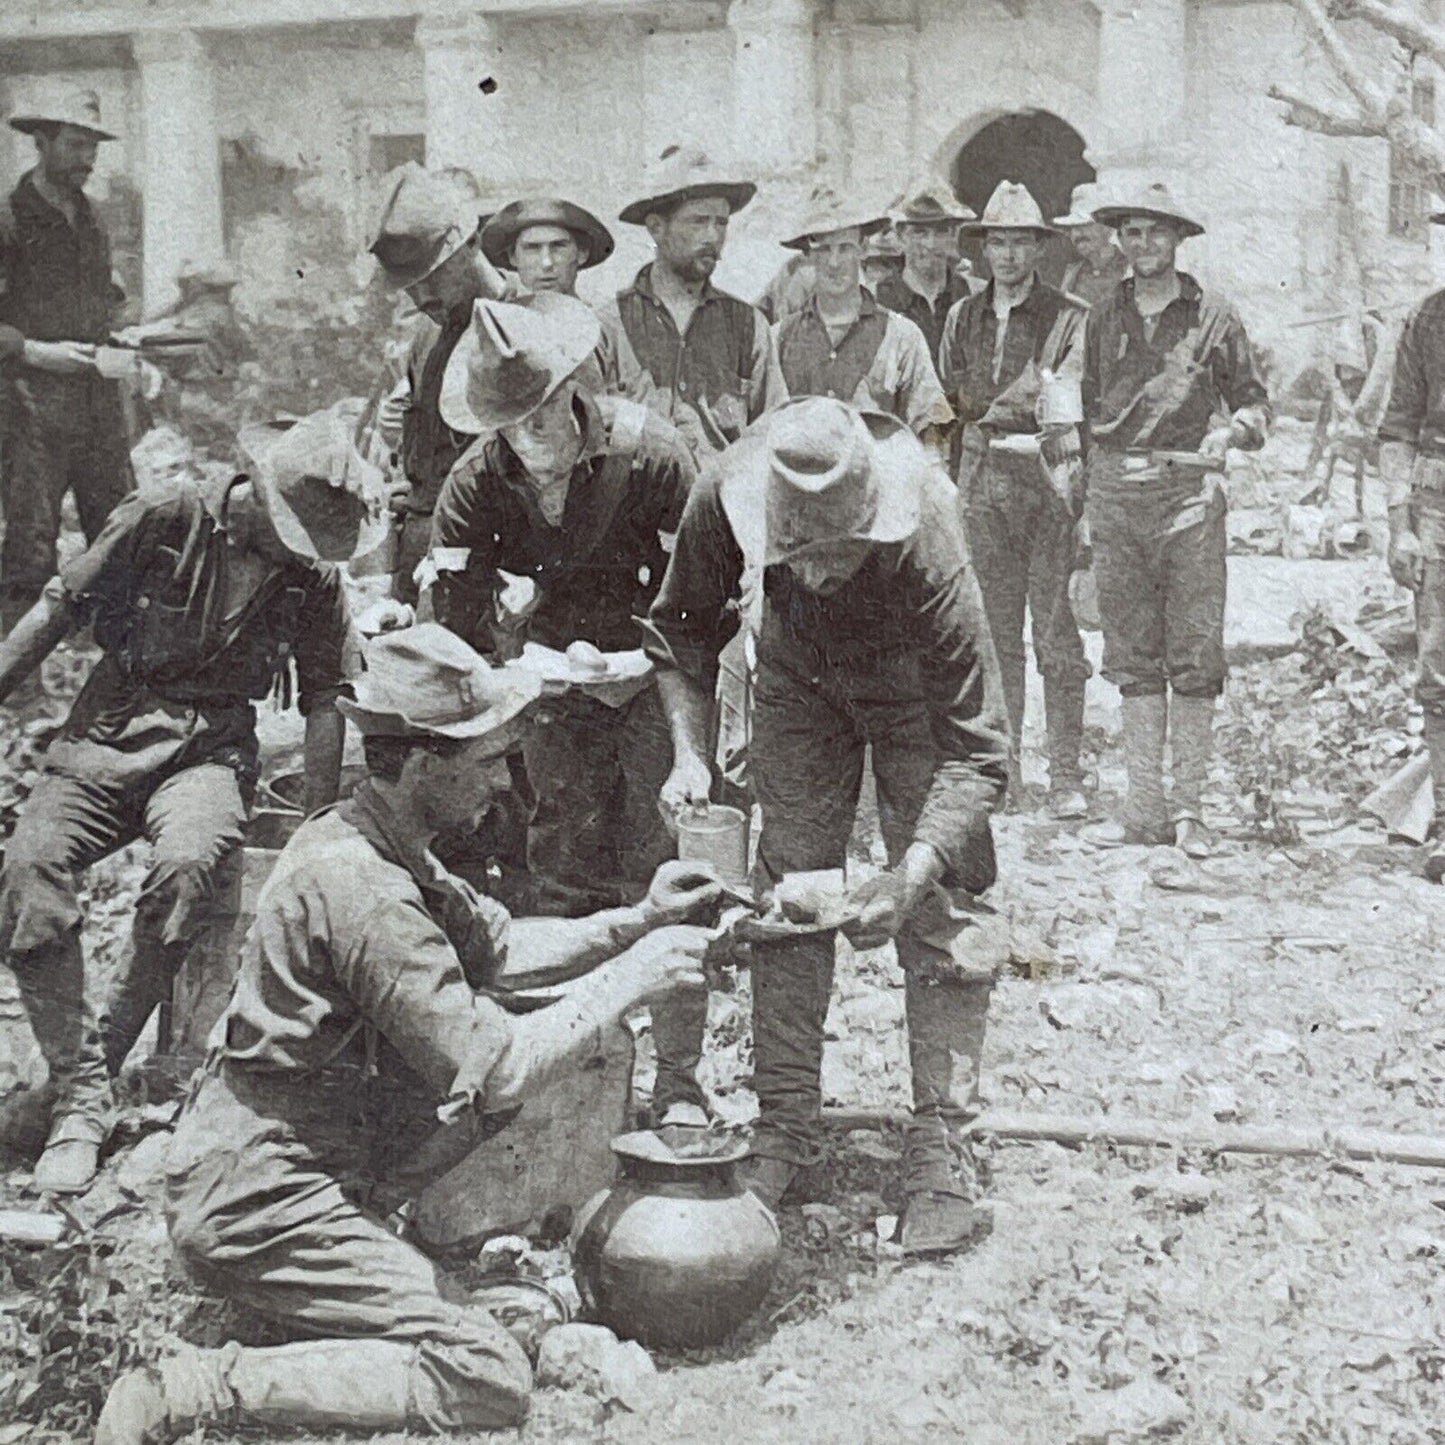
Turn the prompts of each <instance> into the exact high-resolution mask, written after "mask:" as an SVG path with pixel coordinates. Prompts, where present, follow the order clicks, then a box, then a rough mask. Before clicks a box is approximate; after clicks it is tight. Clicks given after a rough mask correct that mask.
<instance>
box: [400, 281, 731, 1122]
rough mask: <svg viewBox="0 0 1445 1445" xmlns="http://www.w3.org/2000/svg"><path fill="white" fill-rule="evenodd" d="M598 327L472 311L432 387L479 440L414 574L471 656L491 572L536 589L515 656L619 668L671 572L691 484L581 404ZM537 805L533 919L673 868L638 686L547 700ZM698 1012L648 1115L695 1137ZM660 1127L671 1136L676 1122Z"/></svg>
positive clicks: (581, 316)
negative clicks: (591, 656) (670, 549)
mask: <svg viewBox="0 0 1445 1445" xmlns="http://www.w3.org/2000/svg"><path fill="white" fill-rule="evenodd" d="M598 332H599V326H598V322H597V318H596V317H595V316H594V315H593V314H592V312H591V311H590V310H589V308H588V307H586V306H584V305H583V303H582V302H580V301H577V300H575V299H574V298H572V297H564V296H558V295H555V294H544V295H539V296H537V297H536V298H535V299H534V300H533V301H532V302H531V303H530V304H529V305H527V306H525V307H524V306H517V305H511V304H507V303H505V302H479V303H478V304H477V306H476V310H475V317H474V320H473V324H472V329H471V331H469V332H468V333H467V335H466V336H464V337H463V338H462V340H461V341H460V342H458V344H457V347H456V349H455V351H454V352H453V354H452V359H451V362H450V363H449V365H448V368H447V373H446V376H445V377H444V378H443V382H442V399H441V406H442V415H443V417H444V418H445V419H446V421H447V424H448V425H449V426H452V427H454V428H456V429H457V430H459V431H475V432H477V433H478V434H482V435H484V436H485V438H486V439H485V440H482V441H479V442H478V443H477V444H476V446H474V447H473V448H472V449H471V450H470V451H469V452H468V453H467V454H466V455H465V456H464V457H462V459H461V460H460V461H459V462H458V463H457V465H456V466H455V467H454V468H453V470H452V474H451V476H450V477H448V479H447V483H446V485H445V486H444V487H443V488H442V494H441V497H440V498H439V499H438V502H437V509H436V517H435V520H434V522H433V527H432V548H431V553H430V555H429V557H428V559H427V563H426V565H425V567H424V568H423V572H424V575H426V576H427V577H428V578H429V579H431V580H429V583H428V586H427V590H426V593H425V595H424V597H423V603H422V605H423V612H424V615H426V614H428V613H429V614H430V615H432V616H434V617H435V618H436V620H437V621H439V622H442V623H444V624H445V625H446V626H447V627H449V628H451V629H452V630H453V631H454V632H456V633H458V634H459V635H460V636H462V637H464V638H466V639H467V640H468V641H471V642H474V643H475V645H476V646H478V647H487V648H495V647H497V646H498V641H499V639H498V638H497V636H496V632H495V629H496V627H497V623H498V610H497V607H498V599H499V597H500V594H501V592H502V588H503V581H502V572H503V571H505V572H506V573H508V574H511V575H512V576H514V577H517V578H520V579H523V581H524V582H525V583H527V584H529V585H530V586H531V588H532V589H534V592H535V595H534V597H533V599H532V600H531V602H530V604H529V605H528V606H527V607H526V609H525V617H524V621H523V623H522V625H523V627H524V628H525V636H526V638H527V639H528V640H530V641H533V642H538V643H541V644H542V645H543V646H546V647H551V648H554V649H556V650H558V651H565V650H566V649H567V648H568V647H570V646H571V645H572V644H573V643H578V642H581V643H588V644H591V646H593V647H595V648H597V649H598V650H600V651H603V652H612V653H617V652H627V651H631V650H633V649H635V648H637V647H638V646H639V645H640V643H641V637H640V634H639V631H638V625H637V621H636V619H637V618H638V617H639V616H642V615H645V613H646V612H647V609H648V607H649V605H650V604H651V602H652V599H653V597H654V596H655V595H656V593H657V589H658V587H659V586H660V585H661V583H662V575H663V572H664V570H665V569H666V566H667V552H666V550H665V547H666V545H667V544H668V543H669V541H670V539H671V537H672V534H673V533H675V532H676V530H677V524H678V520H679V519H680V517H681V516H682V508H683V503H684V502H685V500H686V498H687V494H688V491H689V490H690V488H691V486H692V482H693V477H694V475H695V468H694V466H693V462H692V457H691V454H690V453H689V451H688V449H687V446H686V444H685V443H684V442H683V440H682V438H681V436H680V435H679V434H678V432H677V431H676V429H675V428H674V427H672V426H671V425H670V424H669V423H668V422H666V421H664V420H663V419H662V418H661V417H659V416H654V415H652V414H651V413H650V412H649V411H644V410H643V408H641V407H640V406H638V405H637V404H636V403H635V402H630V401H625V400H622V399H620V398H615V397H594V396H593V395H592V393H591V392H590V390H589V389H588V387H587V384H586V380H585V368H586V363H587V361H588V359H589V358H590V357H591V356H592V355H593V354H594V352H595V351H596V347H597V338H598ZM522 755H523V757H524V758H525V761H526V769H527V779H528V783H529V784H530V788H531V792H532V795H533V797H534V799H535V803H534V809H533V814H532V818H531V822H530V823H529V825H528V828H527V841H526V858H527V867H528V870H529V872H530V874H531V881H532V884H533V887H534V888H535V889H536V890H537V894H536V896H537V899H538V902H537V904H535V905H534V906H538V907H540V909H541V910H542V911H544V912H556V913H564V914H577V913H585V912H588V911H590V910H591V909H593V908H597V907H601V906H607V905H610V904H614V903H617V902H619V901H622V900H624V899H625V900H631V899H633V898H636V897H638V896H639V895H640V894H641V892H642V890H643V889H644V888H646V886H647V880H648V879H649V878H650V877H651V876H652V873H653V870H654V869H655V868H656V867H657V865H658V864H659V863H660V862H661V861H662V860H663V859H665V858H667V857H670V856H671V854H672V852H673V846H672V840H671V837H670V836H669V833H668V828H667V825H666V822H665V820H664V819H663V818H662V816H661V815H660V813H659V812H658V808H657V795H658V790H659V789H660V788H661V786H662V783H663V781H664V780H665V779H666V777H667V772H668V767H669V764H670V762H671V754H670V749H669V746H668V736H667V725H666V723H665V722H664V720H663V716H662V710H661V707H660V705H659V703H658V699H657V689H656V687H655V686H654V685H653V680H652V678H651V676H650V675H648V674H647V673H643V674H639V675H635V676H629V677H625V678H622V679H618V678H612V679H610V680H604V683H603V685H600V686H599V687H597V688H594V689H592V690H590V691H588V690H584V688H583V687H582V686H580V685H579V687H577V688H574V689H572V690H571V691H569V692H567V693H566V694H565V695H564V696H562V697H558V698H554V699H550V700H549V701H548V702H547V704H546V705H545V707H543V708H541V709H539V715H538V721H537V726H536V727H534V728H533V729H532V730H531V731H530V732H529V734H528V736H527V739H526V742H525V743H524V745H523V747H522ZM703 1022H704V1019H703V1016H702V1013H701V1011H699V1013H698V1016H697V1017H696V1018H695V1019H687V1020H683V1021H680V1022H679V1023H678V1024H677V1027H678V1028H684V1027H685V1028H686V1030H687V1033H686V1034H685V1035H684V1036H683V1041H682V1042H680V1043H678V1044H677V1046H676V1047H673V1045H672V1043H671V1039H672V1033H671V1032H670V1029H671V1028H672V1025H673V1020H672V1018H671V1016H670V1015H669V1014H668V1013H667V1011H666V1010H662V1011H659V1014H658V1016H657V1017H656V1018H655V1019H654V1020H653V1029H654V1033H655V1035H656V1036H657V1038H658V1040H659V1069H658V1081H657V1086H656V1089H655V1090H654V1095H653V1103H654V1108H655V1110H656V1112H657V1114H658V1116H659V1118H665V1117H666V1116H667V1115H668V1112H669V1110H671V1109H673V1107H674V1106H678V1107H679V1108H682V1106H684V1105H685V1106H686V1108H685V1109H683V1110H682V1112H683V1113H684V1114H686V1116H687V1118H688V1119H691V1120H692V1121H693V1122H702V1123H705V1122H706V1114H705V1113H703V1114H702V1115H701V1118H700V1119H699V1118H697V1111H701V1110H703V1108H704V1103H705V1100H704V1096H703V1094H702V1091H701V1089H700V1088H699V1086H698V1083H697V1080H696V1078H695V1076H694V1070H695V1068H696V1064H697V1059H698V1057H699V1056H700V1054H701V1049H702V1037H701V1036H702V1025H703ZM670 1122H678V1118H677V1117H676V1116H674V1117H673V1118H672V1119H671V1120H670Z"/></svg>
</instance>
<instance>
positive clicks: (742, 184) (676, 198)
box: [617, 181, 758, 226]
mask: <svg viewBox="0 0 1445 1445" xmlns="http://www.w3.org/2000/svg"><path fill="white" fill-rule="evenodd" d="M757 193H758V188H757V186H756V185H754V184H753V182H752V181H708V182H705V183H703V184H701V185H696V186H682V187H680V188H679V189H678V190H675V191H663V192H662V194H661V195H656V196H645V197H643V199H642V200H640V201H633V202H632V203H631V204H630V205H627V206H624V207H623V208H622V210H620V211H619V212H618V213H617V219H618V220H619V221H626V222H627V224H628V225H629V226H645V225H646V224H647V218H648V217H649V216H650V215H652V214H654V213H655V212H658V211H671V210H675V209H676V208H677V207H678V206H680V205H682V204H683V202H684V201H709V200H713V199H716V198H721V199H722V200H724V201H726V202H727V203H728V212H729V214H732V215H736V213H737V212H738V211H740V210H742V208H743V207H744V206H745V205H747V204H748V202H749V201H751V200H752V198H753V197H754V196H755V195H757Z"/></svg>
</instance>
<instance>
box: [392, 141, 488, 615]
mask: <svg viewBox="0 0 1445 1445" xmlns="http://www.w3.org/2000/svg"><path fill="white" fill-rule="evenodd" d="M371 253H372V255H374V256H375V257H376V259H377V261H378V263H379V265H380V267H381V274H382V276H383V277H384V279H385V280H386V282H387V284H388V285H389V286H392V287H394V288H396V289H397V290H402V291H405V292H406V293H407V295H408V296H409V297H410V298H411V301H412V303H413V304H414V305H415V306H416V308H417V309H418V310H419V311H420V312H421V313H422V315H423V317H424V320H423V321H422V322H421V323H419V324H418V325H416V326H415V328H414V329H413V331H412V336H411V340H410V344H409V347H408V351H407V356H406V360H405V362H404V364H403V368H402V369H403V373H404V375H403V378H402V380H401V382H400V383H399V384H398V386H397V387H396V388H395V389H394V390H393V391H392V393H391V395H390V397H389V398H388V399H387V402H386V405H385V407H384V416H385V421H384V426H383V430H384V432H385V434H386V439H387V441H388V443H389V444H390V445H391V446H392V447H393V449H394V450H396V451H398V452H399V453H400V457H401V466H402V470H403V471H404V472H405V474H406V479H407V481H408V482H409V483H410V487H411V490H410V494H409V495H408V496H407V497H406V499H405V502H404V504H403V505H404V510H403V513H402V520H401V528H400V532H399V534H398V536H397V540H396V559H395V563H394V567H393V575H392V592H393V595H394V596H395V597H397V598H398V599H400V600H401V601H403V602H414V601H415V600H416V583H415V578H414V575H413V574H414V573H415V571H416V567H417V564H418V563H419V562H420V561H421V559H422V558H423V557H424V556H425V555H426V551H427V546H428V544H429V542H430V538H431V517H432V511H433V510H434V508H435V507H436V499H437V495H438V493H440V491H441V489H442V483H443V482H445V481H446V479H447V473H448V472H450V471H451V469H452V464H453V463H454V462H455V461H456V459H457V458H458V457H459V456H461V454H462V453H463V452H464V451H465V450H466V449H467V447H469V446H470V445H471V443H472V442H473V440H475V438H473V437H470V436H464V435H461V434H459V433H456V432H453V431H452V430H451V429H450V428H449V427H448V426H447V425H446V423H445V422H444V421H443V420H442V416H441V412H440V410H439V409H438V406H437V397H438V394H439V392H440V390H441V380H442V373H443V372H444V371H445V370H446V365H447V361H448V360H449V359H450V357H451V354H452V348H453V347H455V346H456V344H457V341H458V340H459V339H460V338H461V336H462V334H463V333H464V332H465V331H466V329H467V327H468V326H470V325H471V319H472V303H473V302H474V301H476V300H477V299H478V297H482V296H500V295H502V294H503V293H504V292H505V291H506V289H507V286H506V283H505V281H504V280H503V278H502V277H501V276H500V275H499V274H498V273H497V270H496V268H495V267H494V266H493V265H492V263H491V262H490V261H489V260H488V259H487V257H486V255H485V253H484V252H483V250H482V246H481V225H480V218H479V216H478V212H477V204H476V200H475V198H472V197H467V196H464V195H463V194H462V193H461V189H460V188H459V186H458V185H457V183H456V182H455V181H448V180H446V179H444V178H443V177H441V176H438V175H433V174H431V173H430V172H428V171H425V170H423V169H422V167H421V166H419V165H417V164H415V162H409V163H408V164H407V165H405V166H403V167H402V168H401V170H400V171H399V173H398V175H397V179H396V183H395V185H394V186H393V187H392V191H391V195H390V196H389V198H388V199H387V202H386V206H385V208H384V209H383V211H382V217H381V221H380V224H379V226H378V229H377V236H376V239H375V240H374V241H373V242H372V243H371Z"/></svg>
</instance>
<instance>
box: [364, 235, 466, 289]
mask: <svg viewBox="0 0 1445 1445" xmlns="http://www.w3.org/2000/svg"><path fill="white" fill-rule="evenodd" d="M479 229H480V227H479V226H474V227H473V228H472V229H471V230H470V231H468V230H467V228H466V226H465V225H463V224H458V225H457V226H456V227H455V228H454V229H453V230H452V231H450V232H449V233H448V235H447V236H446V237H444V238H443V240H442V241H441V242H439V243H438V245H437V248H436V250H435V251H433V252H432V254H431V255H430V256H428V257H427V258H426V259H425V260H423V261H418V262H416V263H415V264H413V265H411V266H389V265H387V263H386V262H385V261H384V260H383V259H382V257H381V256H380V255H379V254H378V253H377V250H376V246H375V245H373V246H372V247H371V254H372V255H373V256H375V257H376V267H377V270H378V271H380V272H381V274H382V277H383V278H384V279H385V281H386V284H387V285H388V286H390V287H391V288H392V290H393V291H405V290H406V289H407V288H408V287H409V286H415V285H416V284H417V282H419V281H425V280H426V278H427V277H428V276H430V275H431V274H432V272H433V271H437V270H439V269H440V268H441V267H443V266H445V265H446V263H447V262H448V261H450V260H451V259H452V257H453V256H455V255H456V254H457V252H458V251H460V250H462V249H463V248H464V247H465V246H466V244H467V242H468V241H470V240H471V239H472V237H473V236H475V235H476V234H477V231H478V230H479Z"/></svg>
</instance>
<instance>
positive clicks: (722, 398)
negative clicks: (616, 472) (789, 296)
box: [603, 265, 788, 454]
mask: <svg viewBox="0 0 1445 1445" xmlns="http://www.w3.org/2000/svg"><path fill="white" fill-rule="evenodd" d="M612 309H615V312H616V315H617V317H618V318H619V321H620V323H621V325H622V328H623V330H624V331H625V332H626V334H627V339H628V340H629V341H630V342H631V343H632V350H633V353H634V354H635V355H636V357H637V360H638V362H639V364H640V365H641V367H642V369H643V370H644V371H645V372H646V373H647V374H648V377H649V378H650V380H651V382H652V387H653V391H652V392H651V393H650V394H649V396H648V408H649V409H650V410H656V411H658V412H659V413H660V414H662V415H664V416H666V417H667V419H668V420H669V421H671V422H673V423H674V424H676V425H677V426H678V428H679V429H680V430H681V431H682V432H683V434H684V435H685V436H686V437H687V439H688V441H689V443H690V444H691V445H692V446H693V448H694V451H695V452H696V453H698V454H702V453H705V452H707V451H718V450H721V449H722V448H723V447H725V446H727V445H729V444H730V443H731V442H733V441H736V440H737V438H738V437H739V436H741V435H742V433H743V431H744V430H746V428H747V427H748V426H749V425H750V424H751V423H752V422H755V421H756V420H757V419H758V418H759V417H760V416H761V415H762V414H763V413H764V412H766V411H771V410H773V408H774V407H777V406H781V405H782V403H783V402H785V401H786V400H787V399H788V389H787V386H786V385H785V384H784V382H783V374H782V372H781V370H780V369H779V367H778V356H777V351H776V350H775V348H774V346H773V335H772V331H771V329H770V328H769V326H768V321H767V317H765V316H764V315H763V313H762V312H761V311H759V310H758V309H757V307H755V306H749V305H748V303H747V302H746V301H741V300H739V299H738V298H737V297H736V296H729V295H728V294H727V293H726V292H724V291H719V290H718V289H717V287H715V286H714V285H712V283H711V282H707V283H705V284H704V286H703V289H702V295H701V296H700V297H699V299H698V303H697V307H696V309H695V310H694V311H693V313H692V315H691V316H690V317H689V318H688V323H687V328H686V330H685V331H684V332H679V331H678V329H677V322H676V321H675V320H674V319H673V316H672V312H671V311H669V310H668V309H667V307H666V306H665V305H664V304H663V302H662V301H661V300H660V299H659V298H658V295H657V292H656V290H655V289H654V287H653V283H652V267H651V265H647V266H644V267H643V268H642V270H640V271H639V272H638V273H637V278H636V280H635V281H634V282H633V283H632V285H631V286H629V287H628V288H627V289H626V290H624V291H620V292H618V294H617V300H616V303H615V308H604V310H603V315H604V316H607V315H608V314H609V312H610V310H612Z"/></svg>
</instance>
